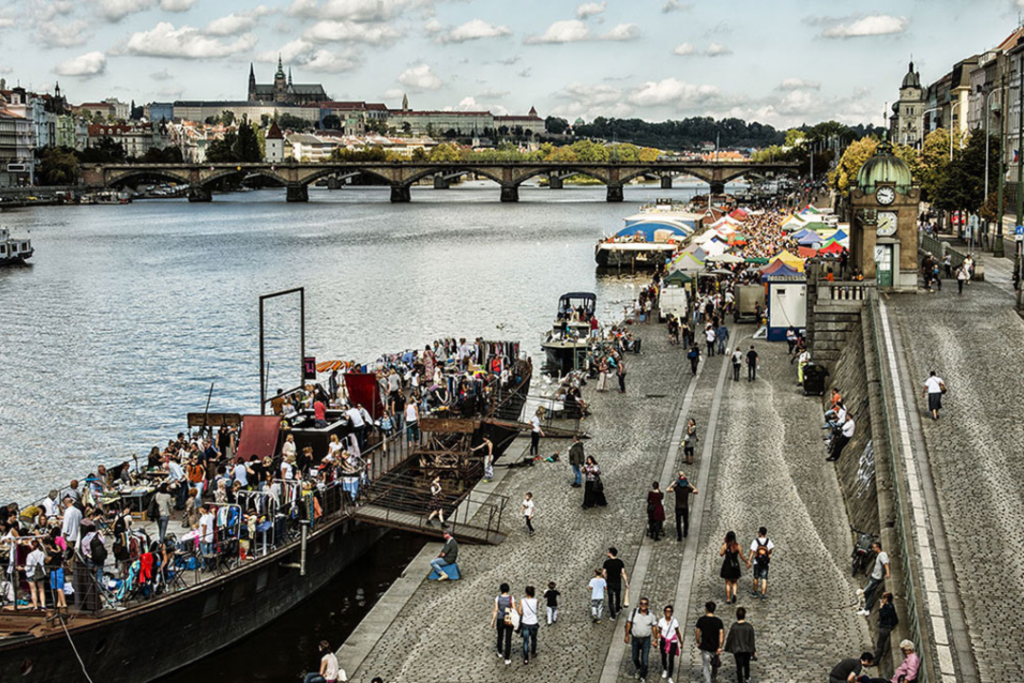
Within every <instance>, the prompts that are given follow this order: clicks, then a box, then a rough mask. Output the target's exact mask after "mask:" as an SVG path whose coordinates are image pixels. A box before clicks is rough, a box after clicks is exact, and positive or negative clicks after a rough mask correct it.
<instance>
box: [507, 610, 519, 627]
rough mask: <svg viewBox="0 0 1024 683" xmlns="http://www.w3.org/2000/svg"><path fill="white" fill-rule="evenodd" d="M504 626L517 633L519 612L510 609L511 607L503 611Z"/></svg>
mask: <svg viewBox="0 0 1024 683" xmlns="http://www.w3.org/2000/svg"><path fill="white" fill-rule="evenodd" d="M505 624H506V625H508V626H511V627H512V628H514V629H515V630H516V631H519V612H517V611H515V610H514V609H512V606H511V605H509V608H508V609H507V610H505Z"/></svg>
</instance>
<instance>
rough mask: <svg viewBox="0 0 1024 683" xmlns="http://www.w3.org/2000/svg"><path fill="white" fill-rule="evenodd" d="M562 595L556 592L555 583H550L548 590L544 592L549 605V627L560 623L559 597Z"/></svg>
mask: <svg viewBox="0 0 1024 683" xmlns="http://www.w3.org/2000/svg"><path fill="white" fill-rule="evenodd" d="M559 595H561V593H559V592H558V591H556V590H555V582H554V581H549V582H548V589H547V590H546V591H544V599H545V600H546V601H547V603H548V626H551V624H553V623H555V622H556V621H558V596H559Z"/></svg>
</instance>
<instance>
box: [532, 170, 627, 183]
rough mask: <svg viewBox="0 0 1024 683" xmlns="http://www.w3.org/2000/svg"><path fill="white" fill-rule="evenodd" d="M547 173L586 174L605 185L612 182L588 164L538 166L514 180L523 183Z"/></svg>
mask: <svg viewBox="0 0 1024 683" xmlns="http://www.w3.org/2000/svg"><path fill="white" fill-rule="evenodd" d="M547 173H560V174H562V175H565V174H568V175H585V176H587V177H588V178H593V179H594V180H597V181H599V182H601V183H603V184H605V185H609V184H611V180H609V178H608V176H605V175H601V174H600V173H599V172H597V171H596V170H594V169H592V168H589V167H587V166H538V167H537V168H531V169H527V170H525V171H524V172H522V173H520V174H517V175H516V176H515V179H514V182H515V184H516V185H522V184H523V183H524V182H526V181H527V180H529V179H530V178H535V177H537V176H539V175H545V174H547Z"/></svg>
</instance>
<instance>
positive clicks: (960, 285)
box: [956, 263, 971, 296]
mask: <svg viewBox="0 0 1024 683" xmlns="http://www.w3.org/2000/svg"><path fill="white" fill-rule="evenodd" d="M970 279H971V274H970V272H969V271H968V270H967V264H966V263H962V264H960V267H959V268H957V269H956V293H957V294H959V295H961V296H963V293H964V285H965V284H966V283H967V281H968V280H970Z"/></svg>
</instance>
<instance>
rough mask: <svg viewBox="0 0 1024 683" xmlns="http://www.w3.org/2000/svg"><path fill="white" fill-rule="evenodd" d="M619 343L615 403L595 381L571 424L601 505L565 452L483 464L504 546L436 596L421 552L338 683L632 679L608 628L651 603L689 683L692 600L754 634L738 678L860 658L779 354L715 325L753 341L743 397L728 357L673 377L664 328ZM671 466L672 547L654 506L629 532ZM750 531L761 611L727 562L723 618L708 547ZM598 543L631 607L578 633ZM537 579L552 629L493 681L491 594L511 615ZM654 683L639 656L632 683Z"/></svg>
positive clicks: (847, 593) (819, 478)
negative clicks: (506, 589) (552, 593)
mask: <svg viewBox="0 0 1024 683" xmlns="http://www.w3.org/2000/svg"><path fill="white" fill-rule="evenodd" d="M633 330H634V334H636V335H637V336H640V337H642V338H643V345H642V348H643V353H642V354H640V355H632V354H627V356H626V364H627V369H628V375H627V379H626V393H625V394H624V395H623V394H620V393H619V392H618V391H617V387H616V386H614V382H611V383H610V386H609V391H608V392H605V393H600V392H597V391H596V381H594V382H590V383H589V384H588V385H587V386H586V387H585V388H584V397H585V398H586V399H587V400H588V401H590V402H591V409H592V412H593V415H592V417H588V418H587V419H586V421H585V422H584V423H583V429H584V430H585V431H586V433H587V434H588V435H589V436H590V437H591V438H590V439H589V440H587V441H586V442H585V449H586V453H587V455H592V456H594V457H595V458H596V459H597V461H598V463H599V465H600V466H601V468H602V472H603V475H602V476H603V479H604V483H605V493H606V497H607V499H608V506H607V507H603V508H591V509H582V508H581V502H582V496H583V493H582V489H578V488H572V487H571V486H570V483H571V481H572V472H571V469H570V466H569V464H568V459H567V457H566V451H567V447H568V445H569V444H568V443H567V442H565V441H556V440H553V439H543V440H542V441H541V454H542V455H550V454H552V453H553V452H554V451H555V450H561V451H562V458H561V460H560V461H559V462H555V463H548V462H537V463H536V464H535V465H534V466H532V467H523V468H518V467H516V468H507V467H502V466H499V467H498V468H497V473H496V474H497V476H496V478H495V481H494V482H492V483H491V484H480V485H478V488H477V491H480V492H484V491H494V492H496V493H499V494H503V495H506V496H509V500H510V504H511V505H512V507H513V508H514V509H513V510H512V514H511V515H509V516H510V518H511V521H510V523H509V526H508V529H507V531H508V534H509V535H508V538H507V540H506V541H505V542H504V543H502V544H501V545H500V546H497V547H487V546H473V547H468V546H463V547H462V548H461V550H460V554H459V566H460V570H461V573H462V579H461V580H460V581H456V582H445V583H438V582H433V581H427V580H426V576H427V574H428V573H429V564H428V563H429V561H430V560H431V559H433V558H434V557H435V556H436V554H437V552H438V549H439V545H438V544H429V545H428V546H427V547H426V548H425V549H424V550H423V552H422V553H420V555H419V556H418V557H417V558H416V559H415V560H414V561H413V562H412V563H411V564H410V566H409V567H408V568H407V569H406V571H405V573H404V575H403V577H402V578H401V579H400V580H399V581H398V582H396V583H395V585H394V586H393V587H392V588H391V590H390V591H389V592H388V593H387V594H386V595H385V596H384V597H383V598H382V599H381V600H380V601H379V602H378V603H377V605H376V606H375V607H374V609H373V610H372V612H371V613H370V614H369V615H368V616H367V618H366V619H365V620H364V621H363V623H362V624H360V626H359V627H358V628H357V630H356V631H355V632H354V633H353V634H352V635H351V636H350V638H349V639H348V641H347V642H346V643H345V644H344V645H343V646H342V648H341V650H340V651H339V657H340V660H341V663H342V666H343V668H345V669H346V671H347V672H348V674H349V677H350V680H354V681H366V682H369V681H370V680H371V679H372V678H373V677H374V676H381V677H382V678H383V680H385V681H387V682H388V683H405V682H408V683H431V682H437V683H441V682H445V683H450V682H456V681H457V682H466V683H469V682H473V681H481V682H491V681H495V682H501V681H518V680H524V677H528V678H529V679H530V680H539V681H566V680H571V681H591V682H594V683H598V682H601V683H611V682H612V681H617V680H627V679H628V680H632V679H633V674H634V671H635V670H634V668H633V667H632V665H631V664H630V661H629V660H630V647H629V646H628V645H626V644H625V643H624V642H623V630H624V627H625V624H626V620H627V617H628V615H629V613H630V611H631V609H632V607H635V606H636V605H637V604H638V602H639V600H640V598H641V596H643V597H646V598H648V599H649V600H650V602H651V605H652V608H653V610H654V611H655V612H656V613H657V614H658V615H659V616H661V613H662V610H663V608H664V607H665V606H666V605H669V604H672V605H674V606H675V611H676V617H677V618H678V619H679V621H680V625H681V631H682V635H683V638H684V641H683V645H682V655H681V657H680V661H679V662H678V663H677V669H676V670H675V671H672V672H670V673H671V675H672V676H673V678H674V679H675V680H676V681H694V680H700V678H701V658H700V654H699V652H698V651H697V649H696V644H695V642H694V628H693V627H694V624H695V622H696V620H697V619H698V618H699V617H700V616H701V615H702V614H703V612H704V603H705V602H706V601H708V600H714V601H715V602H717V603H718V604H719V608H718V611H717V615H718V616H719V617H720V618H721V619H722V620H723V622H724V624H725V629H726V631H728V629H729V627H730V626H731V625H732V624H733V623H734V622H735V612H736V607H745V608H746V609H747V619H748V621H749V622H750V623H751V624H752V625H753V626H754V629H755V632H756V637H757V655H758V659H757V661H755V662H754V663H753V668H752V679H753V680H763V681H777V682H786V681H793V682H798V681H807V680H824V678H825V677H827V674H828V671H829V670H830V669H831V668H832V666H834V665H835V664H836V663H837V662H838V661H839V660H841V659H843V658H846V657H850V656H855V655H857V654H859V653H860V652H861V651H863V650H865V649H869V650H870V649H873V647H872V643H871V638H870V634H869V632H868V628H867V623H866V620H865V619H864V618H862V617H859V616H857V614H856V611H855V603H856V589H857V587H858V584H856V583H855V582H854V580H853V579H852V578H851V577H850V562H849V552H850V551H849V548H850V533H849V524H848V521H847V516H846V510H845V506H844V503H843V498H842V495H841V492H840V489H839V484H838V483H837V480H836V476H835V472H834V469H833V466H832V465H831V463H826V462H825V451H824V447H823V445H822V439H821V436H822V434H823V432H822V430H821V429H820V425H821V423H822V410H821V404H820V401H819V400H818V399H815V398H810V397H804V396H803V395H802V392H801V391H800V389H799V387H798V386H797V384H796V369H795V365H790V363H789V357H788V356H787V355H786V346H785V345H784V344H768V343H766V342H764V341H763V340H760V341H756V342H752V341H751V339H750V335H751V334H752V333H753V326H749V325H747V326H739V327H734V328H732V329H731V330H730V331H731V334H732V338H731V339H730V342H738V343H739V345H740V348H741V349H743V350H744V351H745V350H747V349H748V348H749V346H750V344H751V343H754V344H755V347H756V349H757V351H758V353H759V355H760V358H761V368H760V371H759V373H758V377H757V379H756V381H754V382H748V381H747V379H746V368H743V370H742V372H741V377H740V381H738V382H736V381H733V379H732V369H731V364H730V363H729V357H728V355H725V356H721V355H716V356H714V357H711V358H704V359H703V360H702V362H701V365H700V368H699V372H698V374H697V376H696V377H691V372H690V367H689V362H688V361H687V360H686V357H685V351H684V350H683V349H682V347H678V346H670V345H669V344H668V338H667V336H668V335H667V333H666V332H665V329H664V326H661V325H657V324H640V325H635V326H634V327H633ZM729 346H730V351H731V347H732V343H730V344H729ZM689 418H693V419H695V420H696V421H697V427H698V434H699V436H700V440H699V441H698V442H697V445H696V453H695V456H696V457H695V460H694V463H693V464H692V465H685V464H683V462H684V461H683V450H682V447H681V446H680V440H681V437H682V433H683V429H684V426H685V424H686V421H687V419H689ZM560 426H571V423H568V422H566V423H564V424H562V425H560ZM525 449H526V443H525V441H519V442H517V443H516V444H514V445H513V446H512V448H510V449H509V451H508V453H507V454H506V456H505V458H503V462H502V463H500V464H501V465H507V464H509V462H511V461H514V460H516V459H518V457H519V455H520V454H521V453H523V452H524V451H525ZM679 469H683V470H684V471H686V473H687V475H688V476H689V478H690V481H691V483H693V484H694V485H695V486H696V487H697V489H698V490H699V494H698V495H696V496H693V497H692V498H691V503H690V505H691V514H690V533H689V537H688V538H686V539H684V540H683V541H682V542H678V541H677V540H676V530H675V526H674V519H673V517H674V515H673V494H671V493H669V494H666V499H665V511H666V517H667V520H666V522H665V535H664V536H663V537H662V539H661V540H659V541H657V542H655V541H653V540H652V539H651V538H649V537H648V536H647V535H646V525H647V503H646V499H647V491H648V490H649V489H650V486H651V482H653V481H658V482H659V484H660V485H661V488H662V490H664V489H665V488H666V487H667V486H668V485H669V484H670V483H671V482H672V481H673V480H674V479H675V474H676V472H677V471H678V470H679ZM527 492H531V493H533V497H534V500H535V502H536V513H535V518H534V526H535V527H536V534H534V535H532V536H531V535H529V534H528V533H527V530H526V527H525V525H524V524H523V523H522V519H521V518H520V517H519V516H518V515H517V514H516V513H518V511H519V503H520V501H522V500H523V497H524V495H525V494H526V493H527ZM760 526H765V527H767V528H768V532H769V538H771V540H772V541H773V543H774V544H775V546H776V550H775V553H774V555H773V558H772V561H771V572H770V582H769V589H768V599H767V600H765V601H762V600H760V599H755V598H753V597H751V596H750V590H751V578H752V577H751V572H750V570H749V569H747V568H746V566H745V565H744V567H743V569H742V577H741V579H740V582H739V588H740V590H739V600H738V602H737V604H736V605H728V606H727V605H725V588H724V582H723V581H722V579H720V578H719V570H720V568H721V566H722V559H721V558H720V557H719V554H718V553H719V549H720V547H721V545H722V541H723V539H724V537H725V534H726V532H728V531H735V532H736V534H737V536H738V539H739V542H740V544H741V545H742V546H743V547H744V549H745V552H746V549H747V548H749V546H750V544H751V542H752V540H753V539H754V538H755V536H756V535H757V530H758V527H760ZM609 546H615V547H617V548H618V549H619V554H620V557H621V558H622V559H623V560H624V561H625V564H626V570H627V572H628V574H629V583H630V590H629V597H630V604H631V609H630V610H625V611H624V613H623V614H621V615H619V617H618V619H617V620H610V619H609V618H608V613H607V607H606V611H605V615H604V618H603V619H602V621H601V622H600V623H598V624H595V623H593V622H592V620H591V618H590V611H589V598H590V595H589V591H588V588H587V584H588V581H589V580H590V578H591V577H592V576H593V573H594V569H595V568H596V567H600V566H601V565H602V563H603V562H604V560H605V559H606V557H605V551H606V549H607V548H608V547H609ZM858 580H859V579H858ZM551 581H554V582H555V583H556V585H557V590H558V591H560V593H561V597H560V599H559V616H558V622H557V623H556V624H553V625H547V624H546V623H544V622H545V619H544V610H543V609H541V610H540V613H541V614H540V617H541V625H540V628H539V634H538V642H539V646H538V654H537V656H536V657H535V658H532V659H531V661H530V663H529V664H528V665H526V664H524V663H523V657H522V642H521V640H520V638H519V636H516V635H514V636H513V645H512V652H513V655H512V664H511V665H508V666H506V665H505V664H504V662H503V661H502V659H501V658H499V657H497V656H496V655H495V631H494V629H492V628H490V619H491V611H492V609H493V604H494V598H495V596H496V595H497V593H498V587H499V585H500V584H501V583H503V582H507V583H508V584H509V585H510V586H511V587H512V594H513V595H514V596H515V597H516V598H517V600H518V598H519V597H521V596H522V595H523V594H524V588H525V586H527V585H533V586H535V587H536V588H537V593H538V596H539V595H540V594H542V593H543V592H544V590H545V589H546V588H547V585H548V583H549V582H551ZM540 605H541V607H543V606H544V601H543V599H541V600H540ZM735 676H736V674H735V667H734V663H733V658H732V656H731V655H728V654H723V656H722V669H721V671H720V672H719V680H723V681H728V680H735ZM661 677H662V668H661V662H660V658H659V654H658V652H657V648H656V647H654V648H652V650H651V654H650V673H649V674H648V680H650V681H654V680H656V679H659V680H660V679H661Z"/></svg>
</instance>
